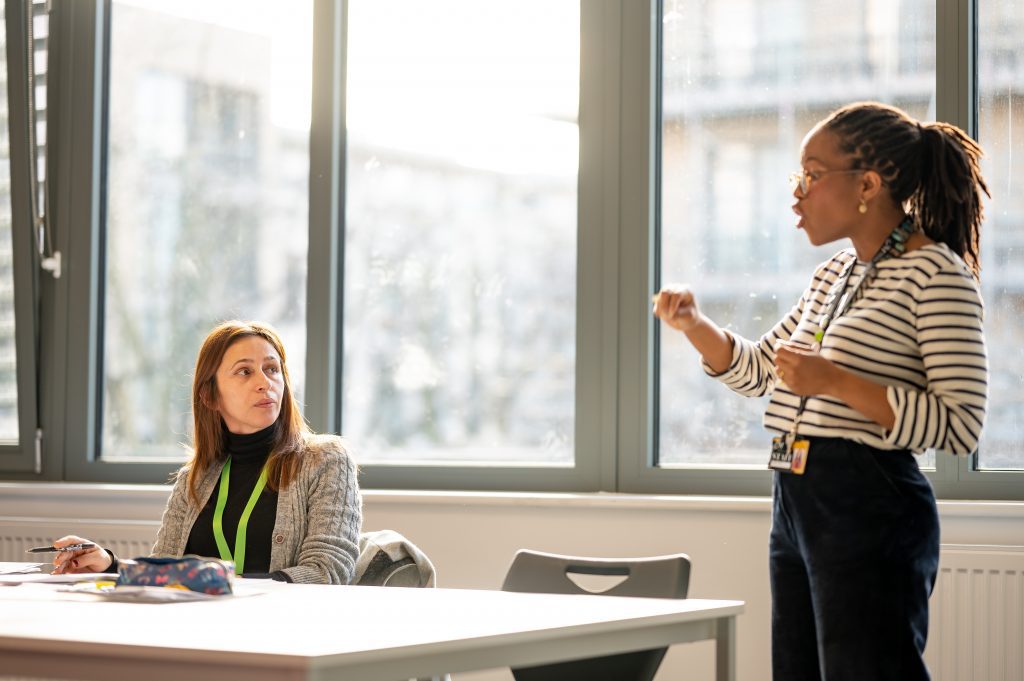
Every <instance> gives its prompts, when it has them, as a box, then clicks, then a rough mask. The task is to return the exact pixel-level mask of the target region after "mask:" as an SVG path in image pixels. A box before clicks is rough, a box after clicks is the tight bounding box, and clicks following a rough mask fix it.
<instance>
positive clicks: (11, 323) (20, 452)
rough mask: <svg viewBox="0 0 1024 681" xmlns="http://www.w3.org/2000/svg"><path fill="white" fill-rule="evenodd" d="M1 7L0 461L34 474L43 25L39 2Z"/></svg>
mask: <svg viewBox="0 0 1024 681" xmlns="http://www.w3.org/2000/svg"><path fill="white" fill-rule="evenodd" d="M0 8H2V9H3V12H0V25H2V26H3V29H4V30H3V34H4V36H5V38H6V42H5V44H4V49H3V50H2V51H0V76H2V79H3V87H2V88H0V469H2V470H5V471H14V472H24V473H26V474H28V475H36V474H38V473H40V472H41V471H42V462H41V460H40V455H39V452H40V447H39V445H38V441H37V430H36V426H37V422H38V419H37V409H36V394H37V388H36V386H37V380H38V374H37V371H38V370H39V367H38V366H37V365H36V352H37V348H36V343H35V324H34V321H35V320H34V317H33V313H34V310H33V307H34V306H33V295H32V292H33V288H34V281H33V271H34V269H35V267H36V266H37V264H39V263H42V262H44V259H48V258H50V257H51V256H52V255H53V249H52V242H51V241H50V239H49V236H50V234H49V231H48V229H47V228H46V227H45V223H44V222H42V221H40V220H37V216H39V215H42V214H44V213H45V206H44V199H45V194H44V193H43V192H42V191H41V190H40V184H39V183H38V181H37V180H38V179H39V178H42V177H44V176H45V172H46V167H45V163H44V159H45V145H44V144H42V143H39V138H38V136H37V133H40V132H41V133H43V135H45V130H46V112H45V104H41V103H40V102H38V101H37V99H36V97H35V96H34V95H37V94H41V95H43V97H42V99H43V100H45V92H46V73H47V63H46V58H47V53H46V38H47V28H48V27H47V24H46V21H45V18H44V17H42V16H41V15H42V14H43V12H42V6H41V5H39V4H38V3H36V4H32V3H28V6H27V7H26V5H25V4H22V3H15V4H12V3H10V0H6V1H4V2H0ZM30 74H31V75H30ZM30 114H31V115H30ZM36 122H38V127H34V123H36ZM33 227H35V229H33ZM45 262H46V263H47V266H53V267H57V265H56V264H52V265H51V263H55V262H56V261H54V260H45Z"/></svg>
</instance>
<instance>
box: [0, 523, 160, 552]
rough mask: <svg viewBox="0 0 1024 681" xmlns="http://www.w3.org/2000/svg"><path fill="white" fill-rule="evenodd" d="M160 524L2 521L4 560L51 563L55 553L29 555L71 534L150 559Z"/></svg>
mask: <svg viewBox="0 0 1024 681" xmlns="http://www.w3.org/2000/svg"><path fill="white" fill-rule="evenodd" d="M159 526H160V524H159V523H157V522H110V521H99V520H97V521H91V522H90V521H81V520H75V521H68V522H63V523H61V522H55V521H53V520H40V519H36V518H10V517H5V518H0V561H13V562H18V563H26V562H36V563H38V562H49V561H50V560H52V559H53V554H52V553H34V554H33V553H25V550H26V549H28V548H31V547H33V546H48V545H49V544H50V542H52V541H53V540H54V539H59V538H60V537H63V536H64V535H67V534H75V535H78V536H80V537H86V538H88V539H90V540H92V541H94V542H96V543H97V544H99V545H100V546H103V547H105V548H108V549H110V550H111V551H113V552H114V553H116V554H117V555H118V556H121V557H122V558H131V557H133V556H148V555H149V552H150V550H151V549H152V548H153V542H154V541H155V540H156V531H157V529H158V528H159Z"/></svg>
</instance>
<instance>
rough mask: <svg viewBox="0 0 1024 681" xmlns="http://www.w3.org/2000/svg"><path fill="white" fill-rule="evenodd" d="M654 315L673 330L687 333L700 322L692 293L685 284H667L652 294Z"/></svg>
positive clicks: (695, 300) (698, 311)
mask: <svg viewBox="0 0 1024 681" xmlns="http://www.w3.org/2000/svg"><path fill="white" fill-rule="evenodd" d="M652 300H653V302H654V310H653V312H654V315H655V316H656V317H658V319H660V320H662V321H663V322H665V323H666V324H668V325H669V326H671V327H672V328H673V329H678V330H680V331H682V332H684V333H685V332H687V331H690V330H691V329H693V328H694V327H696V326H697V324H698V323H699V322H700V310H699V309H698V308H697V299H696V297H694V295H693V291H692V290H690V287H689V286H686V285H685V284H669V285H667V286H665V287H663V288H662V289H661V290H660V291H659V292H657V293H655V294H654V298H653V299H652Z"/></svg>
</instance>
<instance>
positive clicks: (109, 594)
mask: <svg viewBox="0 0 1024 681" xmlns="http://www.w3.org/2000/svg"><path fill="white" fill-rule="evenodd" d="M83 586H88V585H83ZM69 590H71V591H74V592H75V593H85V594H90V595H92V596H96V597H98V598H102V599H103V600H105V601H126V602H132V603H180V602H182V601H215V600H218V599H224V598H231V597H232V596H255V595H257V594H261V593H264V592H263V591H260V590H258V589H249V588H243V589H242V590H241V591H239V590H237V589H236V590H235V592H234V593H233V594H204V593H199V592H197V591H189V590H187V589H173V588H167V587H164V586H118V587H114V588H99V589H95V590H89V589H87V588H84V589H83V588H75V587H70V588H69Z"/></svg>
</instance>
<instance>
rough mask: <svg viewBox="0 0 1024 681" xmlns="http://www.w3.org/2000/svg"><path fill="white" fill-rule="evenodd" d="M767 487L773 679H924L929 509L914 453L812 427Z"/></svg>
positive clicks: (930, 573) (935, 528)
mask: <svg viewBox="0 0 1024 681" xmlns="http://www.w3.org/2000/svg"><path fill="white" fill-rule="evenodd" d="M772 498H773V505H772V530H771V541H770V547H769V548H770V551H769V556H770V558H769V560H770V568H771V586H772V671H773V678H774V681H866V680H867V679H871V680H872V681H884V680H890V679H891V680H892V681H896V680H897V679H898V680H899V681H926V680H927V679H928V678H929V675H928V669H927V668H926V667H925V664H924V659H923V658H922V653H923V652H924V646H925V641H926V639H927V636H928V597H929V596H930V595H931V591H932V587H933V586H934V584H935V577H936V573H937V570H938V564H939V517H938V513H937V510H936V507H935V494H934V492H933V491H932V488H931V485H930V484H929V483H928V480H927V479H926V478H925V477H924V475H923V474H922V473H921V471H920V470H919V469H918V466H917V462H916V461H915V460H914V457H913V455H912V454H911V453H910V452H907V451H883V450H879V449H875V448H873V447H868V446H866V445H861V444H857V443H855V442H852V441H850V440H843V439H834V438H812V440H811V447H810V453H809V455H808V458H807V470H806V471H805V473H804V474H803V475H793V474H791V473H779V472H777V473H775V481H774V484H773V489H772Z"/></svg>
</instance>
